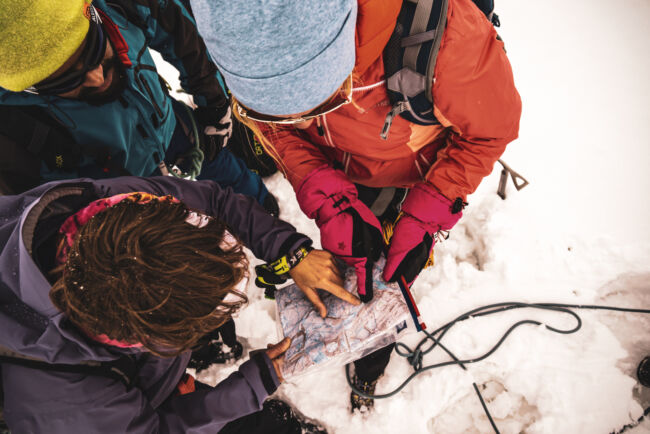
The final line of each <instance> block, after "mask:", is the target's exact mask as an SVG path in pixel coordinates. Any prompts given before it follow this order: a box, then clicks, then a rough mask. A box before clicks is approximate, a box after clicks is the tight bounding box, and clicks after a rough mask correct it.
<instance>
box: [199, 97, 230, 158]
mask: <svg viewBox="0 0 650 434" xmlns="http://www.w3.org/2000/svg"><path fill="white" fill-rule="evenodd" d="M194 116H195V117H196V120H197V122H198V124H199V125H200V126H201V128H202V129H203V131H202V133H203V135H202V136H201V138H202V140H201V150H202V151H203V155H204V156H205V161H213V160H214V159H215V158H217V156H218V155H219V152H221V149H222V148H223V147H225V146H226V145H227V144H228V139H229V138H230V136H232V112H231V110H230V105H228V104H227V103H226V104H224V106H222V107H218V108H212V107H198V108H197V109H196V110H194Z"/></svg>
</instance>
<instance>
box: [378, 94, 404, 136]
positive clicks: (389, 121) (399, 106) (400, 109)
mask: <svg viewBox="0 0 650 434" xmlns="http://www.w3.org/2000/svg"><path fill="white" fill-rule="evenodd" d="M406 110H409V103H408V101H399V102H396V103H395V104H394V105H393V107H392V108H391V109H390V111H389V112H388V114H387V115H386V120H385V121H384V127H383V128H382V129H381V134H379V136H380V137H381V138H382V139H383V140H386V139H387V138H388V130H390V127H391V125H393V119H395V116H397V115H399V114H400V113H404V112H405V111H406Z"/></svg>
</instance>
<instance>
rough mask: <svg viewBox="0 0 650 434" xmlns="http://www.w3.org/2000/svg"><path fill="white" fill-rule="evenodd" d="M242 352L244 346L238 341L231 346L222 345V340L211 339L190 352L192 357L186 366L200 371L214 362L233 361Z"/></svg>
mask: <svg viewBox="0 0 650 434" xmlns="http://www.w3.org/2000/svg"><path fill="white" fill-rule="evenodd" d="M243 352H244V347H243V346H242V344H241V343H239V342H238V341H235V343H234V344H233V346H232V347H229V346H227V345H224V343H223V342H219V341H211V342H209V343H208V344H206V345H205V346H203V347H201V348H199V349H198V350H195V351H193V352H192V358H190V361H189V363H188V364H187V367H188V368H193V369H196V372H200V371H202V370H204V369H206V368H208V367H210V365H212V364H215V363H229V362H234V361H235V360H237V359H239V358H240V357H241V356H242V353H243Z"/></svg>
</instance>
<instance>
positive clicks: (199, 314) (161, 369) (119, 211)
mask: <svg viewBox="0 0 650 434" xmlns="http://www.w3.org/2000/svg"><path fill="white" fill-rule="evenodd" d="M0 245H1V246H2V249H1V250H0V324H1V327H2V330H3V333H2V335H1V336H0V346H1V347H4V349H8V350H10V351H12V352H14V353H17V354H18V355H20V356H22V357H31V358H32V359H36V360H37V361H40V363H41V364H42V365H44V364H48V366H51V365H52V364H55V365H57V366H59V367H60V366H61V365H65V366H68V367H71V369H70V370H68V371H67V372H64V371H61V370H56V369H54V370H52V369H48V368H47V367H42V366H34V365H31V366H30V365H29V364H27V363H25V362H24V361H23V362H21V361H20V360H14V361H7V359H2V360H3V363H2V365H1V366H2V386H3V391H4V397H5V403H4V417H5V419H6V421H7V423H8V425H9V427H10V429H11V430H12V431H14V432H48V433H64V432H66V433H67V432H70V431H74V432H190V431H191V432H195V433H215V432H223V433H237V432H246V433H256V432H259V433H261V432H273V433H284V432H286V433H296V432H300V429H301V428H300V424H301V422H302V421H300V420H299V419H298V417H296V415H295V414H294V412H292V411H291V409H290V408H289V407H288V406H287V405H286V404H284V403H282V402H280V401H273V400H272V401H271V402H267V403H264V400H265V399H266V398H267V397H268V396H269V395H270V394H272V393H273V392H274V391H275V390H276V388H277V387H278V385H279V384H280V382H281V381H282V377H281V374H280V373H281V371H280V369H279V368H280V364H281V356H282V354H283V353H284V352H285V351H286V350H287V348H288V346H289V343H290V342H289V340H288V339H285V340H283V341H282V342H280V343H279V344H276V345H272V346H269V348H268V349H267V350H265V351H261V352H256V353H255V354H254V355H252V357H251V360H249V361H247V362H245V363H243V364H242V365H241V366H240V368H239V370H238V371H236V372H234V373H233V374H231V375H230V376H229V377H228V378H227V379H225V380H224V381H222V382H221V383H219V384H218V385H217V386H216V387H209V386H206V385H203V384H199V383H194V381H193V378H191V377H190V376H188V375H187V374H186V372H185V371H186V367H187V365H188V361H189V359H190V355H191V354H190V349H192V348H194V347H195V346H197V345H198V344H199V343H200V342H201V339H202V338H203V337H204V336H205V335H206V334H208V333H210V332H211V331H213V330H214V329H216V328H217V327H219V326H221V325H222V324H224V323H225V322H226V321H228V320H229V319H230V318H231V317H232V315H233V313H235V312H236V311H237V310H238V309H239V308H240V307H241V306H242V305H243V304H245V303H246V301H247V297H246V295H245V293H244V292H243V289H242V288H241V285H240V284H241V282H242V281H244V279H245V278H246V275H247V269H248V264H247V261H246V256H245V254H244V252H243V250H242V247H243V246H244V245H245V246H247V247H249V248H250V249H251V250H252V252H253V253H254V254H255V255H256V256H257V257H259V258H262V259H264V260H266V261H273V260H276V259H277V258H279V257H282V256H285V255H288V256H292V255H294V252H296V251H302V252H303V253H304V252H305V250H309V249H310V245H311V240H310V239H309V238H307V237H306V236H304V235H302V234H300V233H298V232H296V230H295V229H294V228H293V227H292V226H291V225H290V224H288V223H285V222H283V221H280V220H277V219H275V218H273V217H272V216H270V215H269V214H268V213H266V212H265V211H264V209H263V208H262V207H261V206H259V205H258V204H257V203H256V202H255V200H254V199H253V198H250V197H247V196H243V195H239V194H235V193H233V192H232V190H231V189H225V190H224V189H221V188H220V187H219V186H218V185H217V184H216V183H214V182H212V181H197V182H191V181H185V180H180V179H175V178H171V177H157V178H149V179H144V178H136V177H125V178H114V179H107V180H99V181H98V180H89V179H79V180H73V181H57V182H52V183H49V184H45V185H42V186H40V187H37V188H35V189H33V190H30V191H28V192H25V193H23V194H22V195H19V196H0ZM292 264H293V268H291V270H290V271H289V273H290V275H291V277H292V278H293V279H294V281H295V282H296V284H298V285H299V287H300V288H301V289H302V290H303V291H304V292H305V293H306V294H307V295H308V296H309V297H311V299H314V298H313V297H314V296H315V289H314V288H316V287H318V288H323V289H326V290H329V291H330V292H332V293H333V294H335V295H337V296H340V297H342V298H344V299H346V300H347V301H349V302H352V303H356V304H358V303H360V301H359V300H358V299H356V298H355V297H354V296H353V295H351V294H350V293H348V292H347V291H345V290H344V289H343V288H342V287H341V286H340V284H341V278H340V276H339V275H337V272H336V271H335V269H336V267H335V266H334V265H333V256H332V255H331V254H329V253H328V252H324V251H319V250H312V251H311V252H309V253H307V255H306V256H304V258H303V259H302V261H300V262H298V263H297V264H296V263H295V262H292ZM316 297H317V296H316ZM123 359H128V360H130V361H131V365H132V367H134V371H135V372H134V373H133V377H134V378H132V380H133V381H131V382H130V383H129V384H130V387H127V386H126V385H125V384H124V383H123V381H120V380H117V379H114V378H109V377H107V376H102V375H98V374H93V373H89V372H88V371H87V370H86V371H84V369H91V368H90V367H88V366H87V365H88V361H94V362H101V363H103V364H109V365H110V364H111V363H113V362H116V361H117V360H123ZM80 366H81V367H80ZM114 366H116V367H117V365H114ZM123 371H124V370H123ZM124 372H125V371H124ZM260 410H261V411H260ZM247 415H248V416H247ZM244 416H246V417H244ZM229 422H230V423H229ZM312 428H313V427H312ZM310 429H311V428H310Z"/></svg>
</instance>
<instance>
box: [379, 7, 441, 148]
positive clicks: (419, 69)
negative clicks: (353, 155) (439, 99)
mask: <svg viewBox="0 0 650 434" xmlns="http://www.w3.org/2000/svg"><path fill="white" fill-rule="evenodd" d="M447 7H448V0H406V1H404V4H403V5H402V9H401V10H400V14H399V17H398V19H397V24H396V25H395V30H394V31H393V34H392V36H391V38H390V40H389V41H388V44H386V47H385V48H384V54H383V60H384V69H385V73H386V87H387V90H388V96H389V98H390V100H391V102H392V103H393V106H392V108H391V110H390V111H389V112H388V114H387V115H386V121H385V122H384V127H383V129H382V131H381V137H382V138H383V139H386V138H387V137H388V131H389V129H390V126H391V124H392V122H393V119H394V117H395V116H397V115H401V116H402V117H403V118H405V119H407V120H408V121H410V122H413V123H416V124H421V125H434V124H437V123H438V120H437V119H436V118H435V116H434V115H433V99H432V94H431V86H432V81H433V72H434V69H435V65H436V59H437V57H438V51H439V49H440V41H441V40H442V34H443V33H444V30H445V26H446V23H447Z"/></svg>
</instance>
